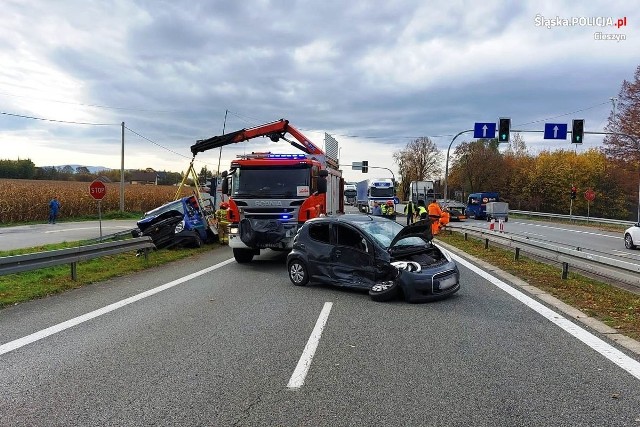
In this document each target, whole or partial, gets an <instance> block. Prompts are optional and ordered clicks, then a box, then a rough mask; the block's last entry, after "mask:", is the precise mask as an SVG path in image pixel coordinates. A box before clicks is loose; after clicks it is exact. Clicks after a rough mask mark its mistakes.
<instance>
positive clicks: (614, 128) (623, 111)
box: [603, 66, 640, 164]
mask: <svg viewBox="0 0 640 427" xmlns="http://www.w3.org/2000/svg"><path fill="white" fill-rule="evenodd" d="M605 130H606V131H609V132H620V133H625V134H628V135H632V136H634V137H635V138H636V139H637V140H640V66H638V68H637V69H636V72H635V74H634V81H631V82H629V81H627V80H624V81H623V82H622V88H621V89H620V93H619V94H618V104H617V111H616V112H615V114H614V112H612V113H611V114H610V115H609V123H607V126H605ZM603 143H604V145H605V148H604V153H605V154H606V155H607V157H609V158H610V159H614V160H618V161H622V162H629V163H631V164H633V163H635V164H638V163H639V162H640V150H639V147H638V145H637V144H636V143H635V142H634V141H633V140H632V139H630V138H628V137H625V136H621V135H607V136H606V137H605V138H604V141H603Z"/></svg>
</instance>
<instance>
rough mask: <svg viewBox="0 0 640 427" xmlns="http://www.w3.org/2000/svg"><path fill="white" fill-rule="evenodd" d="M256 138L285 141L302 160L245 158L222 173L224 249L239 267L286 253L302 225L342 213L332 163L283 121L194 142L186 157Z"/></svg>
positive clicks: (292, 156) (338, 183) (272, 156)
mask: <svg viewBox="0 0 640 427" xmlns="http://www.w3.org/2000/svg"><path fill="white" fill-rule="evenodd" d="M288 134H289V135H291V136H293V138H294V139H295V141H294V140H291V139H289V138H287V135H288ZM257 137H268V138H270V139H271V140H272V141H274V142H278V141H280V140H284V141H286V142H288V143H289V144H291V145H292V146H294V147H296V148H297V149H299V150H300V151H302V152H303V153H305V154H272V153H251V154H244V155H240V156H238V158H237V159H236V160H233V161H232V162H231V167H230V169H229V171H228V172H227V171H224V172H223V173H222V177H223V181H222V193H223V194H225V195H227V196H228V197H229V201H228V203H229V209H228V210H227V217H228V221H229V223H230V225H229V233H228V234H229V246H230V247H231V248H232V249H233V254H234V257H235V259H236V261H237V262H239V263H244V262H250V261H251V260H252V259H253V256H254V255H257V254H259V253H260V250H261V249H266V248H271V249H274V250H289V249H291V247H292V244H293V237H294V236H295V234H296V232H297V231H298V228H299V227H300V226H301V225H302V224H303V223H304V222H305V221H307V220H309V219H312V218H315V217H318V216H320V215H330V214H335V213H338V212H342V211H343V200H342V187H343V184H344V182H343V180H342V174H341V171H340V170H339V169H338V162H337V160H336V159H331V158H328V157H327V156H326V155H325V153H324V151H323V150H321V149H320V148H319V147H318V146H317V145H315V144H313V143H312V142H311V141H310V140H309V139H308V138H307V137H305V136H304V134H302V132H300V131H299V130H298V129H296V128H295V127H294V126H292V125H291V124H290V123H289V121H288V120H284V119H282V120H278V121H275V122H271V123H266V124H263V125H260V126H256V127H253V128H249V129H241V130H238V131H235V132H231V133H228V134H225V135H219V136H214V137H211V138H208V139H203V140H198V141H196V143H195V144H194V145H192V146H191V152H192V153H193V155H194V157H195V156H196V155H197V154H198V153H201V152H204V151H207V150H211V149H214V148H221V147H224V146H226V145H230V144H236V143H239V142H243V141H247V140H250V139H253V138H257Z"/></svg>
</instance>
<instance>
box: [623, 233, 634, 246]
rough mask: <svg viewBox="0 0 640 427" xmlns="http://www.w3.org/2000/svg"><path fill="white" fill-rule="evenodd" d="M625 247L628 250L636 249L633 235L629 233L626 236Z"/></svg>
mask: <svg viewBox="0 0 640 427" xmlns="http://www.w3.org/2000/svg"><path fill="white" fill-rule="evenodd" d="M624 247H625V248H627V249H635V248H636V245H635V244H634V243H633V238H632V237H631V234H629V233H627V234H625V235H624Z"/></svg>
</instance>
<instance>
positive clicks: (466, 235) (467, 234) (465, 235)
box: [464, 233, 469, 242]
mask: <svg viewBox="0 0 640 427" xmlns="http://www.w3.org/2000/svg"><path fill="white" fill-rule="evenodd" d="M467 237H469V233H464V241H465V242H466V241H467V240H468V239H467Z"/></svg>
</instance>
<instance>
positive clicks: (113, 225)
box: [0, 219, 137, 251]
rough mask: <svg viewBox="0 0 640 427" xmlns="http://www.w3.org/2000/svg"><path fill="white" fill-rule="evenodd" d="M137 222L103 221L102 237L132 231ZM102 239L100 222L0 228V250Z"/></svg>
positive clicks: (129, 220)
mask: <svg viewBox="0 0 640 427" xmlns="http://www.w3.org/2000/svg"><path fill="white" fill-rule="evenodd" d="M136 221H137V220H132V219H128V220H103V221H102V235H103V236H106V235H108V234H114V233H118V232H121V231H125V230H131V229H132V228H134V227H135V226H136ZM99 237H100V222H99V221H83V222H58V223H56V224H32V225H20V226H16V227H0V250H1V251H7V250H11V249H22V248H33V247H36V246H39V245H45V244H50V243H61V242H64V241H67V242H75V241H79V240H88V239H97V238H99Z"/></svg>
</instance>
